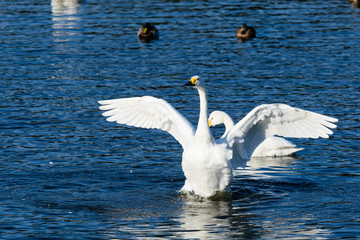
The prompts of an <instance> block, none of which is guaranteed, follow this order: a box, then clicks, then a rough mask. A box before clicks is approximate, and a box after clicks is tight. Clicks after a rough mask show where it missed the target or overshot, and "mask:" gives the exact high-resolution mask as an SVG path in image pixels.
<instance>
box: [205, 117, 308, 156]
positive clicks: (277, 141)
mask: <svg viewBox="0 0 360 240" xmlns="http://www.w3.org/2000/svg"><path fill="white" fill-rule="evenodd" d="M208 122H209V127H212V126H216V125H219V124H224V125H225V132H224V134H223V135H222V137H224V136H226V134H227V133H228V132H230V130H231V129H232V128H233V127H234V125H235V124H234V121H233V120H232V118H231V117H230V116H229V115H228V114H227V113H225V112H223V111H213V112H212V113H210V116H209V118H208ZM300 150H303V148H297V147H296V145H295V144H293V143H292V142H290V141H288V140H286V139H284V138H281V137H275V136H271V137H268V138H266V139H265V140H264V141H263V142H262V143H260V145H259V146H257V147H256V148H255V150H254V152H253V153H252V155H251V157H282V156H289V155H293V154H294V153H296V152H298V151H300Z"/></svg>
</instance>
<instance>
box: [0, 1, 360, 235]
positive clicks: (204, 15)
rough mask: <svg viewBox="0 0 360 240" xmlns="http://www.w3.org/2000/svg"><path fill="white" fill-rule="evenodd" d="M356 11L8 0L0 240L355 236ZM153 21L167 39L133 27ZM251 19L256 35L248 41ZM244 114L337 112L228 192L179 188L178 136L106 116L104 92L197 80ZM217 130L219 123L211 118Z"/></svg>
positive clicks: (175, 90) (177, 101)
mask: <svg viewBox="0 0 360 240" xmlns="http://www.w3.org/2000/svg"><path fill="white" fill-rule="evenodd" d="M359 11H360V10H358V9H357V8H355V7H354V6H353V5H351V4H350V3H348V1H346V0H341V1H340V0H330V1H315V0H309V1H283V0H282V1H280V0H279V1H275V0H271V1H260V0H255V1H241V2H239V1H234V0H227V1H166V0H152V1H109V0H105V1H101V3H100V2H99V1H93V0H87V1H86V2H82V3H80V4H76V2H75V1H74V2H73V1H63V2H62V1H56V0H53V1H52V2H49V1H40V2H39V1H33V0H28V1H21V0H19V1H1V2H0V50H1V58H0V73H1V78H0V79H1V85H0V90H1V94H0V108H1V111H0V129H1V131H0V134H1V141H0V149H1V152H0V213H1V214H0V238H1V239H27V238H34V239H144V238H147V239H160V238H174V239H189V238H193V239H349V238H357V237H359V236H360V200H359V199H360V158H359V156H360V147H359V146H360V145H359V139H360V134H359V128H360V122H359V119H360V111H359V105H360V81H359V76H360V69H359V63H360V61H359V59H360V48H359V46H360V27H359V26H360V24H359V23H360V12H359ZM147 21H149V22H151V23H153V24H155V25H156V26H157V27H158V29H159V31H160V39H159V40H157V41H152V42H150V43H148V44H145V43H141V42H139V41H138V40H137V37H136V33H137V30H138V29H139V27H140V26H141V25H142V24H143V23H145V22H147ZM244 22H246V23H248V25H251V26H253V27H255V28H256V30H257V38H255V39H253V40H251V41H247V42H241V41H238V40H237V39H236V38H235V32H236V29H237V27H239V26H241V25H242V23H244ZM195 74H197V75H200V76H201V77H202V79H205V80H206V82H207V86H208V95H209V96H208V97H209V108H210V109H209V110H210V111H212V110H215V109H220V110H224V111H226V112H228V113H229V114H230V115H231V116H232V117H233V118H234V119H235V120H236V121H238V120H240V119H241V118H242V117H243V116H244V115H245V114H246V113H247V112H249V111H250V110H251V109H252V108H254V107H255V106H257V105H259V104H262V103H274V102H282V103H286V104H289V105H292V106H296V107H299V108H304V109H307V110H311V111H315V112H319V113H322V114H326V115H329V116H333V117H336V118H338V119H339V123H338V128H337V129H336V130H335V131H334V135H333V136H332V137H331V138H330V139H295V140H292V141H294V142H295V143H296V144H297V145H298V146H299V147H304V148H305V150H304V151H301V152H299V153H298V154H297V156H295V157H291V158H290V157H289V158H267V159H262V160H257V161H250V162H249V163H248V166H247V167H246V168H245V169H239V170H237V177H236V179H235V181H234V183H233V185H232V191H233V199H232V200H231V201H203V202H198V201H195V200H191V199H185V198H183V197H181V196H180V195H179V193H178V190H179V189H180V188H181V187H182V185H183V182H184V176H183V173H182V170H181V153H182V149H181V146H180V145H179V144H178V143H177V142H176V140H174V139H173V138H172V137H171V136H170V135H168V134H166V133H164V132H161V131H157V130H145V129H136V128H129V127H126V126H120V125H116V124H115V123H109V122H106V120H105V118H104V117H102V116H101V112H100V110H98V104H97V101H98V100H101V99H111V98H121V97H131V96H143V95H151V96H155V97H159V98H163V99H165V100H166V101H168V102H169V103H171V104H172V105H173V106H174V107H175V108H177V109H178V110H179V111H180V112H181V113H182V114H183V115H184V116H185V117H186V118H188V119H189V120H190V121H191V122H192V123H193V124H196V122H197V118H198V111H199V106H198V95H197V92H196V91H194V90H192V89H188V88H184V87H183V86H182V85H183V84H185V83H186V82H187V81H188V79H189V78H190V77H191V76H192V75H195ZM213 131H214V132H213V133H214V135H215V136H217V137H219V136H221V134H222V132H223V131H224V129H223V128H221V127H217V128H215V129H213Z"/></svg>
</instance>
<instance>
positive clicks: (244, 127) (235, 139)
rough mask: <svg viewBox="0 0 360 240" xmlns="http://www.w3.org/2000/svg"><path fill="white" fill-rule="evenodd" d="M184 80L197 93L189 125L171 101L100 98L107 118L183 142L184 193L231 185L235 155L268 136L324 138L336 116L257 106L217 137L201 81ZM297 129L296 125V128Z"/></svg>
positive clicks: (245, 156) (239, 156)
mask: <svg viewBox="0 0 360 240" xmlns="http://www.w3.org/2000/svg"><path fill="white" fill-rule="evenodd" d="M186 85H189V86H193V87H195V88H196V89H197V90H198V92H199V97H200V114H199V122H198V125H197V128H196V131H195V132H194V128H193V127H192V125H191V124H190V123H189V122H188V121H187V120H186V119H185V118H184V117H183V116H182V115H181V114H180V113H179V112H178V111H176V110H175V109H174V108H173V107H172V106H171V105H170V104H168V103H167V102H166V101H164V100H162V99H157V98H154V97H150V96H145V97H133V98H121V99H114V100H104V101H99V103H100V104H101V105H102V106H100V109H101V110H105V111H106V112H104V113H103V115H104V116H105V117H108V118H107V120H108V121H116V122H117V123H119V124H126V125H130V126H135V127H142V128H156V129H162V130H164V131H167V132H169V133H170V134H171V135H172V136H173V137H174V138H175V139H176V140H178V141H179V143H180V144H181V145H182V147H183V149H184V152H183V157H182V169H183V172H184V175H185V177H186V180H185V184H184V186H183V188H182V189H181V191H182V192H184V193H185V192H186V193H187V192H190V193H193V194H196V195H199V196H201V197H210V196H212V195H214V194H216V193H218V192H223V191H224V190H225V191H226V190H229V187H230V183H231V181H232V178H233V173H232V171H233V170H234V169H235V168H237V167H238V166H239V160H244V159H245V160H248V159H249V157H250V156H251V153H252V152H253V151H254V149H253V148H255V147H256V146H257V145H259V144H260V143H261V142H262V141H263V140H264V139H265V138H266V137H270V136H272V135H279V136H284V137H312V138H316V137H328V135H329V134H331V133H332V132H331V131H330V130H329V129H328V128H334V127H335V125H334V124H332V123H331V122H336V119H334V118H330V117H326V116H323V115H320V114H316V113H312V112H308V111H305V110H301V109H297V108H292V107H290V106H287V105H285V104H271V105H261V106H259V107H256V108H255V109H254V110H252V111H251V112H250V113H249V114H248V115H246V116H245V118H244V119H243V120H241V121H240V122H239V123H237V124H236V125H235V126H234V127H233V128H232V129H231V131H229V132H228V133H227V134H226V135H225V136H224V137H223V138H221V139H220V140H219V141H217V142H215V140H214V138H213V137H212V134H211V131H210V129H209V126H208V121H207V96H206V89H205V83H204V82H203V81H200V80H199V77H198V76H193V77H192V78H191V79H190V82H189V83H188V84H186ZM294 128H300V130H297V129H294Z"/></svg>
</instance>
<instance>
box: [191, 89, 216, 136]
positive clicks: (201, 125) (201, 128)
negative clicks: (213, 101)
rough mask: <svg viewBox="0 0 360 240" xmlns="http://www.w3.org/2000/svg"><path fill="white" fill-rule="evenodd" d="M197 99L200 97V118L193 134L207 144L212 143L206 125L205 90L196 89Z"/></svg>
mask: <svg viewBox="0 0 360 240" xmlns="http://www.w3.org/2000/svg"><path fill="white" fill-rule="evenodd" d="M198 92H199V97H200V116H199V122H198V126H197V130H196V133H195V138H197V139H201V141H206V142H209V143H213V142H214V138H213V136H212V134H211V131H210V128H209V125H208V120H207V118H208V106H207V96H206V90H205V89H203V88H198Z"/></svg>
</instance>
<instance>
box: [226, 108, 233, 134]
mask: <svg viewBox="0 0 360 240" xmlns="http://www.w3.org/2000/svg"><path fill="white" fill-rule="evenodd" d="M224 125H225V133H224V135H226V134H227V133H228V132H229V131H230V129H231V128H232V127H233V126H234V121H233V120H232V119H231V117H230V116H229V115H228V114H226V113H224Z"/></svg>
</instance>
